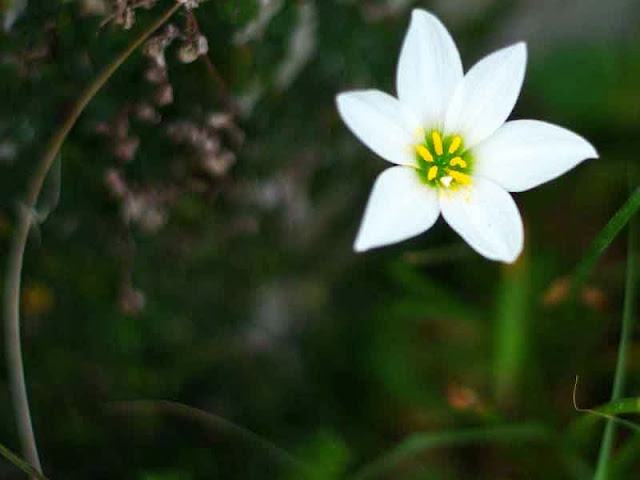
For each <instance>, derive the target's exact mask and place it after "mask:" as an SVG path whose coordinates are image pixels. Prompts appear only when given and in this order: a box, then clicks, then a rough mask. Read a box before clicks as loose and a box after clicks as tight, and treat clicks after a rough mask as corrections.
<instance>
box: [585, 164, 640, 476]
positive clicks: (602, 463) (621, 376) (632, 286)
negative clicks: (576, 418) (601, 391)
mask: <svg viewBox="0 0 640 480" xmlns="http://www.w3.org/2000/svg"><path fill="white" fill-rule="evenodd" d="M630 167H631V165H630ZM629 173H630V175H629V179H630V181H633V178H634V177H636V178H637V176H636V175H634V174H635V173H637V172H633V171H632V172H629ZM637 226H638V221H637V217H636V218H631V220H630V222H629V240H628V244H627V252H628V253H627V274H626V282H625V283H626V285H625V293H624V307H623V312H622V331H621V333H620V346H619V347H618V360H617V362H616V373H615V378H614V380H613V389H612V391H611V401H616V400H618V399H620V397H621V396H622V393H623V389H624V382H625V379H626V376H627V363H628V360H629V353H630V347H631V337H632V335H633V327H634V323H635V313H634V305H635V301H636V298H635V297H636V287H637V282H638V271H637V268H638V253H639V250H640V245H638V244H637V243H638V240H639V239H638V232H637V231H636V230H637ZM615 430H616V424H615V422H613V421H611V420H609V421H608V422H607V426H606V427H605V430H604V435H603V437H602V443H601V445H600V453H599V455H598V465H597V467H596V474H595V476H594V479H595V480H607V479H608V478H609V471H610V458H611V450H612V448H613V441H614V437H615Z"/></svg>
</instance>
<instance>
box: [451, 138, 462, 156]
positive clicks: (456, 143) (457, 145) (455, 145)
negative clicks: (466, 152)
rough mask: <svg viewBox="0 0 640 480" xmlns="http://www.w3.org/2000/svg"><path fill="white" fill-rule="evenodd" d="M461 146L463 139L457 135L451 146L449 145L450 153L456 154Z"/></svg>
mask: <svg viewBox="0 0 640 480" xmlns="http://www.w3.org/2000/svg"><path fill="white" fill-rule="evenodd" d="M461 144H462V138H460V135H456V136H455V137H453V140H451V145H449V153H456V150H458V148H460V145H461Z"/></svg>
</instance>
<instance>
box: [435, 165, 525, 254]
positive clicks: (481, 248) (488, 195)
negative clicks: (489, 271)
mask: <svg viewBox="0 0 640 480" xmlns="http://www.w3.org/2000/svg"><path fill="white" fill-rule="evenodd" d="M440 208H441V209H442V216H443V217H444V219H445V220H446V221H447V223H448V224H449V225H451V228H453V229H454V230H455V231H456V232H458V234H459V235H460V236H461V237H462V238H463V239H464V240H465V241H466V242H467V243H468V244H469V245H471V247H472V248H473V249H474V250H475V251H477V252H478V253H479V254H480V255H483V256H485V257H487V258H488V259H490V260H499V261H501V262H506V263H512V262H514V261H515V259H516V258H518V255H520V252H521V251H522V246H523V243H524V229H523V226H522V219H521V218H520V213H519V212H518V207H517V206H516V204H515V202H514V201H513V199H512V198H511V195H509V194H508V193H507V192H506V191H504V190H503V189H502V188H500V187H499V186H498V185H496V184H495V183H493V182H492V181H491V180H487V179H484V178H478V177H474V178H473V184H472V185H471V187H469V189H467V191H459V192H450V193H449V192H443V193H442V194H441V195H440Z"/></svg>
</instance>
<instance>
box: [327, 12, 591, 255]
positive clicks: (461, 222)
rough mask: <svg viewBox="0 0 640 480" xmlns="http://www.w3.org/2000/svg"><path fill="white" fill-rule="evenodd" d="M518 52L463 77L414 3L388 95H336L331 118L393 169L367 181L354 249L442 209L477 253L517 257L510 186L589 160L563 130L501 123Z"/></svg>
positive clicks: (520, 46)
mask: <svg viewBox="0 0 640 480" xmlns="http://www.w3.org/2000/svg"><path fill="white" fill-rule="evenodd" d="M526 59H527V50H526V46H525V44H524V43H517V44H515V45H512V46H510V47H507V48H504V49H502V50H498V51H497V52H494V53H492V54H491V55H488V56H487V57H485V58H483V59H482V60H480V61H479V62H478V63H477V64H476V65H474V66H473V67H472V68H471V69H470V70H469V71H468V72H467V74H466V75H463V70H462V62H461V61H460V55H459V53H458V50H457V48H456V46H455V43H454V42H453V39H452V38H451V36H450V34H449V32H448V31H447V29H446V28H445V27H444V26H443V25H442V23H441V22H440V21H439V20H438V19H437V18H436V17H435V16H433V15H432V14H430V13H428V12H426V11H424V10H414V11H413V14H412V17H411V23H410V26H409V31H408V32H407V35H406V37H405V40H404V44H403V46H402V51H401V53H400V60H399V62H398V70H397V78H396V86H397V93H398V98H397V99H396V98H394V97H392V96H391V95H388V94H386V93H383V92H380V91H378V90H356V91H350V92H344V93H340V94H339V95H338V96H337V106H338V111H339V113H340V116H341V117H342V119H343V120H344V122H345V123H346V125H347V126H348V127H349V129H350V130H351V131H352V132H353V133H354V134H355V136H356V137H358V138H359V139H360V141H361V142H362V143H364V144H365V145H366V146H368V147H369V148H370V149H371V150H373V152H375V153H376V154H378V155H379V156H381V157H382V158H384V159H385V160H388V161H389V162H391V163H394V164H396V165H397V166H394V167H391V168H388V169H387V170H385V171H383V172H382V173H381V174H380V176H379V177H378V178H377V180H376V182H375V184H374V186H373V191H372V192H371V196H370V198H369V202H368V205H367V208H366V210H365V214H364V218H363V220H362V225H361V226H360V231H359V232H358V236H357V238H356V241H355V244H354V249H355V250H356V251H364V250H368V249H371V248H375V247H381V246H384V245H389V244H392V243H396V242H399V241H402V240H405V239H407V238H410V237H413V236H415V235H418V234H420V233H423V232H425V231H426V230H428V229H429V228H431V226H432V225H433V224H434V223H435V222H436V220H437V219H438V217H439V216H440V213H442V216H443V217H444V219H445V220H446V221H447V223H448V224H449V225H450V226H451V227H452V228H453V229H454V230H455V231H456V232H457V233H458V234H459V235H460V236H461V237H462V238H463V239H464V240H465V241H466V242H467V243H468V244H469V245H470V246H471V247H472V248H474V249H475V250H476V251H477V252H478V253H480V254H481V255H484V256H485V257H487V258H488V259H491V260H498V261H502V262H507V263H511V262H513V261H515V260H516V258H517V257H518V256H519V255H520V252H521V251H522V247H523V243H524V232H523V226H522V219H521V218H520V213H519V212H518V208H517V206H516V204H515V202H514V201H513V199H512V198H511V195H510V194H509V193H508V192H521V191H524V190H528V189H530V188H533V187H536V186H538V185H540V184H542V183H544V182H547V181H549V180H552V179H554V178H556V177H558V176H559V175H562V174H563V173H565V172H567V171H568V170H570V169H572V168H573V167H575V166H576V165H577V164H578V163H580V162H582V161H583V160H585V159H587V158H597V157H598V154H597V152H596V150H595V149H594V148H593V146H592V145H591V144H590V143H589V142H587V141H586V140H585V139H584V138H582V137H580V136H578V135H576V134H575V133H573V132H570V131H569V130H566V129H564V128H561V127H558V126H556V125H552V124H549V123H545V122H541V121H536V120H513V121H508V122H506V120H507V117H508V116H509V115H510V114H511V111H512V110H513V107H514V105H515V103H516V100H517V98H518V95H519V93H520V89H521V87H522V82H523V80H524V72H525V66H526ZM505 122H506V123H505Z"/></svg>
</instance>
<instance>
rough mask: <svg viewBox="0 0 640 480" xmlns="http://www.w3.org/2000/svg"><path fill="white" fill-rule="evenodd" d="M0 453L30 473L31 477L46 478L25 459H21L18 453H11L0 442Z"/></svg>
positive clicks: (43, 479)
mask: <svg viewBox="0 0 640 480" xmlns="http://www.w3.org/2000/svg"><path fill="white" fill-rule="evenodd" d="M0 455H2V456H3V457H4V458H6V459H7V460H9V461H10V462H11V463H13V464H14V465H15V466H16V467H18V468H19V469H20V470H22V471H23V472H24V473H26V474H28V475H30V476H31V477H34V478H37V479H38V480H47V477H45V476H44V475H43V474H42V473H40V472H38V471H37V470H36V469H35V468H33V467H32V466H31V465H29V464H28V463H27V462H26V461H24V460H23V459H21V458H20V457H19V456H18V455H16V454H15V453H13V452H12V451H11V450H9V449H8V448H7V447H5V446H4V445H1V444H0Z"/></svg>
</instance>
